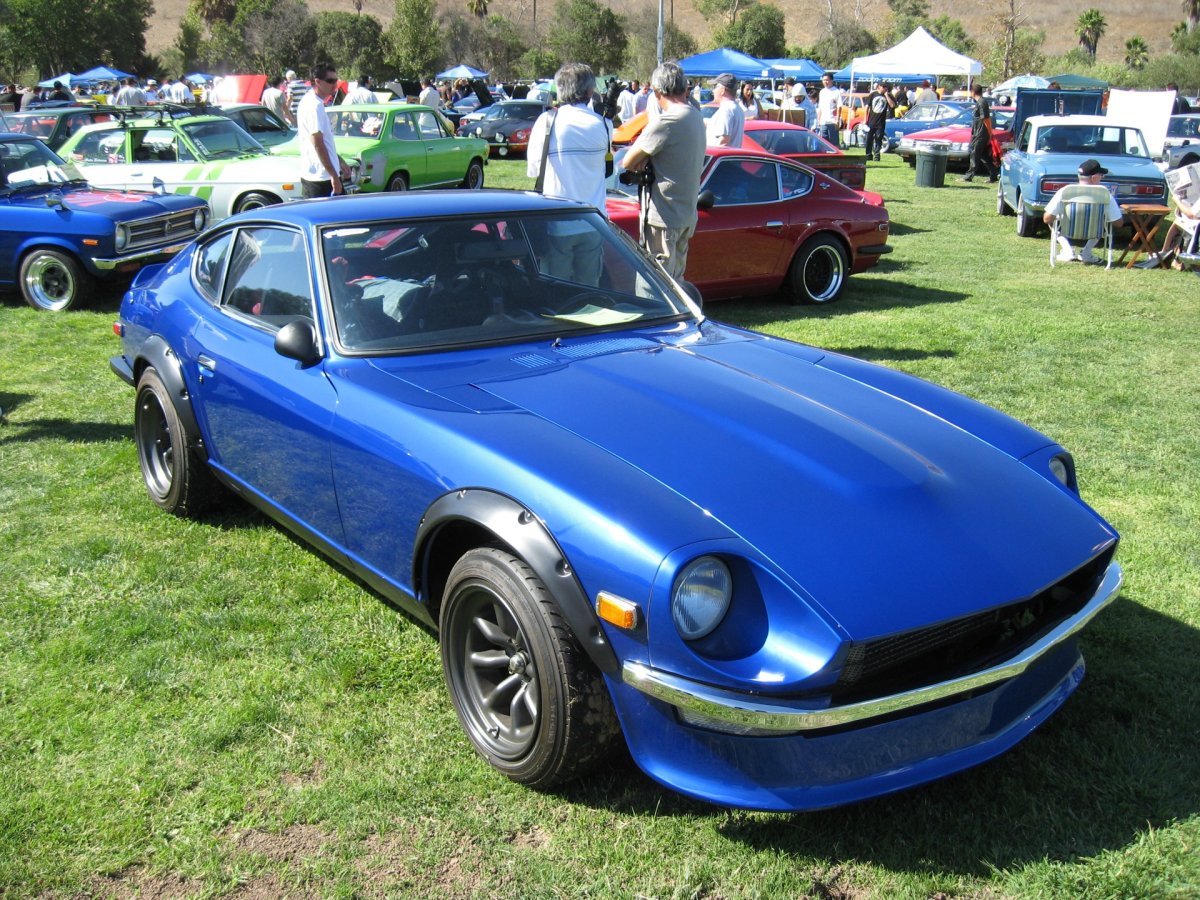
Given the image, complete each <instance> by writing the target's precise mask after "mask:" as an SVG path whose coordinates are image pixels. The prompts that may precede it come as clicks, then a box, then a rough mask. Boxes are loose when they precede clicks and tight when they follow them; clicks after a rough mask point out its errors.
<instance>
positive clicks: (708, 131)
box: [705, 72, 746, 147]
mask: <svg viewBox="0 0 1200 900" xmlns="http://www.w3.org/2000/svg"><path fill="white" fill-rule="evenodd" d="M737 85H738V83H737V79H736V78H734V77H733V75H731V74H730V73H729V72H726V73H724V74H723V75H718V76H717V80H716V82H715V83H714V84H713V100H714V101H716V103H717V109H716V112H714V113H713V114H712V118H711V119H709V120H708V124H707V125H706V126H705V135H706V140H707V143H708V146H710V147H740V146H742V135H743V133H744V132H745V130H746V113H745V111H743V109H742V108H741V107H740V106H739V105H738V102H737Z"/></svg>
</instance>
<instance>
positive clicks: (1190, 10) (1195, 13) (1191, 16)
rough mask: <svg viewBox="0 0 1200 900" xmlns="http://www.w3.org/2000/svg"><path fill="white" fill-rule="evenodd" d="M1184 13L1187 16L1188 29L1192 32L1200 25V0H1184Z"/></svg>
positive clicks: (1182, 4)
mask: <svg viewBox="0 0 1200 900" xmlns="http://www.w3.org/2000/svg"><path fill="white" fill-rule="evenodd" d="M1180 5H1181V6H1182V7H1183V14H1184V15H1185V16H1186V17H1187V30H1188V33H1189V34H1191V33H1192V32H1194V31H1195V30H1196V26H1197V25H1200V0H1182V2H1181V3H1180Z"/></svg>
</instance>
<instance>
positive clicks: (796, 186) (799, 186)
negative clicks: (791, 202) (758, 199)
mask: <svg viewBox="0 0 1200 900" xmlns="http://www.w3.org/2000/svg"><path fill="white" fill-rule="evenodd" d="M779 185H780V187H781V188H782V189H783V197H784V199H785V200H787V199H790V198H792V197H803V196H804V195H805V194H807V193H808V192H809V191H811V190H812V186H813V177H812V176H811V175H810V174H808V173H807V172H805V171H804V170H802V169H793V168H792V167H791V166H780V167H779Z"/></svg>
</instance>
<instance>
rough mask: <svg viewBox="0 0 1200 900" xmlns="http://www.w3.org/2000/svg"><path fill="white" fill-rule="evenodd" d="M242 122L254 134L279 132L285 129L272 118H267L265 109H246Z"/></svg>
mask: <svg viewBox="0 0 1200 900" xmlns="http://www.w3.org/2000/svg"><path fill="white" fill-rule="evenodd" d="M242 122H243V124H244V126H245V128H246V130H247V131H248V132H250V133H251V134H254V135H259V134H278V133H280V132H281V131H282V130H283V129H281V128H280V127H279V126H278V125H277V124H276V123H275V122H274V121H273V120H272V119H269V118H267V111H266V110H265V109H248V110H246V111H245V113H243V118H242Z"/></svg>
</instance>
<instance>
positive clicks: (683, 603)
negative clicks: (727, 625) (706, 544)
mask: <svg viewBox="0 0 1200 900" xmlns="http://www.w3.org/2000/svg"><path fill="white" fill-rule="evenodd" d="M732 597H733V576H731V575H730V574H729V567H728V566H726V565H725V563H723V562H721V560H719V559H717V558H716V557H715V556H701V557H700V558H699V559H695V560H692V561H691V562H690V563H688V564H687V566H685V567H684V569H683V571H682V572H680V573H679V577H678V578H676V579H675V587H674V589H673V590H672V591H671V618H672V619H674V620H675V628H676V629H677V630H678V631H679V634H680V636H681V637H682V638H683V639H684V640H685V641H694V640H698V639H699V638H702V637H704V636H705V635H707V634H710V633H711V632H712V630H713V629H714V628H716V627H717V626H718V625H720V624H721V620H722V619H723V618H725V613H726V612H727V611H728V610H729V601H730V599H731V598H732Z"/></svg>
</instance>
